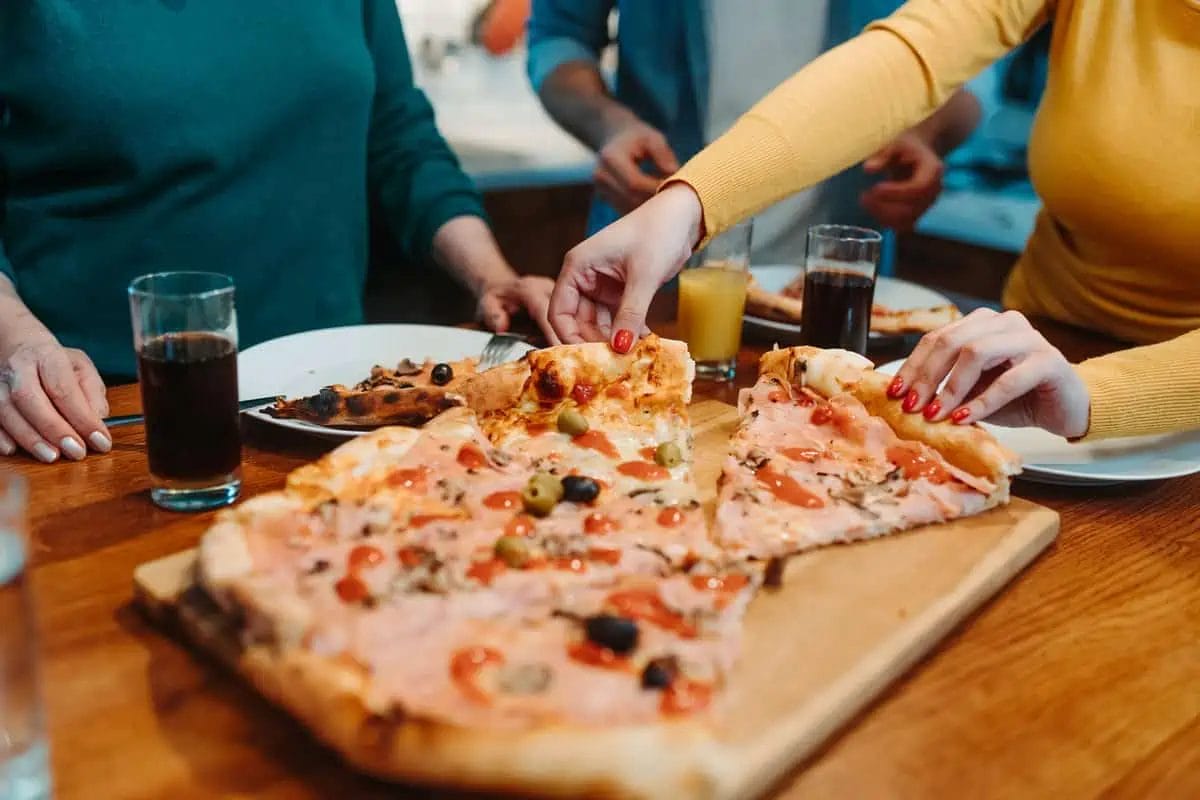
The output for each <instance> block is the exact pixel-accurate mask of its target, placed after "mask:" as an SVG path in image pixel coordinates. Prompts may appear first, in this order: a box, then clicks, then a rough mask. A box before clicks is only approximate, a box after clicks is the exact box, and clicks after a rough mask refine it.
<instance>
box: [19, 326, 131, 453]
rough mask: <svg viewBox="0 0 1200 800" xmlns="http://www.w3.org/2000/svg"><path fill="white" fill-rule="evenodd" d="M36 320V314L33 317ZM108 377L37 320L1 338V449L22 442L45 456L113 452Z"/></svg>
mask: <svg viewBox="0 0 1200 800" xmlns="http://www.w3.org/2000/svg"><path fill="white" fill-rule="evenodd" d="M30 319H31V320H32V317H30ZM107 414H108V400H107V399H106V397H105V394H104V383H103V381H101V380H100V375H99V374H98V373H97V372H96V368H95V367H94V366H93V365H92V361H91V359H89V358H88V357H87V355H85V354H84V352H83V351H82V350H73V349H70V348H64V347H63V346H62V345H60V344H59V343H58V340H57V339H55V338H54V336H53V335H51V334H50V332H49V331H47V330H46V329H45V328H43V327H42V326H41V324H40V323H37V322H36V321H32V323H31V324H29V325H25V326H22V327H21V328H20V329H18V330H13V331H5V332H4V335H3V337H2V338H0V453H3V454H5V455H11V454H12V453H14V452H16V449H17V447H18V446H19V447H21V448H22V449H24V450H26V451H27V452H29V453H30V454H31V455H33V456H34V457H35V458H37V459H38V460H39V461H44V462H46V463H50V462H53V461H56V460H58V458H59V456H60V455H63V456H66V457H67V458H70V459H72V460H74V461H78V460H80V459H82V458H84V457H85V456H86V455H87V449H88V445H91V447H92V449H93V450H96V451H98V452H101V453H107V452H108V451H109V450H110V449H112V439H111V438H109V435H108V431H107V429H106V428H105V427H104V423H103V422H101V418H102V417H104V416H106V415H107Z"/></svg>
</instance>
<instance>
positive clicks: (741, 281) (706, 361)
mask: <svg viewBox="0 0 1200 800" xmlns="http://www.w3.org/2000/svg"><path fill="white" fill-rule="evenodd" d="M753 233H754V220H747V221H746V222H742V223H740V224H738V225H735V226H733V227H732V228H730V229H729V230H727V231H725V233H723V234H721V235H720V236H718V237H717V238H715V239H713V240H712V241H711V242H709V244H708V246H707V247H705V248H704V249H703V250H701V251H699V252H698V253H696V254H694V255H693V256H692V257H691V258H690V259H688V262H687V265H686V266H685V267H684V269H683V272H681V273H680V274H679V314H678V323H679V338H681V339H683V341H685V342H687V345H688V350H689V351H690V352H691V354H692V358H693V359H695V361H696V377H698V378H704V379H708V380H719V381H728V380H732V379H733V377H734V374H735V373H736V371H737V354H738V348H739V347H741V344H742V314H743V313H744V312H745V310H746V284H747V282H748V281H749V270H750V241H751V238H752V237H753Z"/></svg>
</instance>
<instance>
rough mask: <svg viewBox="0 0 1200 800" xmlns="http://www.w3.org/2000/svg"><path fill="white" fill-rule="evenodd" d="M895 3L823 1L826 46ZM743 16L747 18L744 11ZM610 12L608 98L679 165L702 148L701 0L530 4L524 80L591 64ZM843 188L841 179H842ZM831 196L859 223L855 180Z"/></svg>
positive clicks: (608, 213)
mask: <svg viewBox="0 0 1200 800" xmlns="http://www.w3.org/2000/svg"><path fill="white" fill-rule="evenodd" d="M900 5H902V3H900V2H896V0H830V3H829V11H828V15H829V16H828V24H827V30H826V39H825V41H826V47H827V48H829V47H833V46H835V45H837V44H840V43H841V42H844V41H846V40H847V39H850V38H852V37H853V36H855V35H856V34H857V33H858V32H859V31H861V30H862V29H863V28H864V27H865V26H866V25H867V24H868V23H870V22H872V21H873V20H875V19H879V18H880V17H884V16H887V15H888V14H890V13H892V12H893V11H894V10H895V9H896V8H898V7H899V6H900ZM750 8H752V5H751V4H748V13H753V12H752V11H750V10H749V9H750ZM614 9H616V11H617V13H618V26H619V29H618V34H617V55H618V59H617V74H616V78H615V85H614V87H613V92H614V95H615V96H616V98H617V99H618V100H619V101H621V103H623V104H624V105H625V106H627V107H628V108H629V109H630V110H631V111H633V112H634V113H635V114H637V115H638V117H639V118H640V119H641V120H643V121H644V122H646V123H647V124H649V125H652V126H653V127H655V128H657V129H658V130H660V131H662V133H663V135H664V136H666V137H667V141H668V142H669V143H670V145H671V148H672V149H673V150H674V151H675V154H676V155H677V156H678V157H679V160H680V162H683V161H686V160H687V159H689V158H691V157H692V156H694V155H695V154H696V153H698V152H699V151H700V150H701V148H703V147H704V145H705V141H704V124H703V121H704V120H705V119H707V117H708V108H707V104H708V87H709V55H708V54H709V48H708V37H707V34H706V31H705V19H704V14H705V9H704V1H703V0H533V13H532V16H531V17H530V20H529V60H528V65H527V66H528V71H529V78H530V80H531V81H532V83H533V87H534V90H535V91H540V90H541V86H542V83H543V82H544V81H545V80H546V78H547V77H548V76H549V75H550V73H551V72H553V71H554V70H555V69H557V68H558V67H559V66H560V65H561V64H564V63H567V62H569V61H590V62H592V63H596V64H599V59H600V54H601V52H602V51H603V50H604V48H605V47H606V46H607V45H608V44H609V43H610V37H609V31H608V18H609V15H610V13H611V12H612V11H613V10H614ZM843 183H845V181H843ZM853 183H854V184H855V185H852V186H844V187H843V190H842V191H838V192H837V194H836V196H837V199H836V201H835V202H836V203H837V205H838V208H839V214H840V216H841V218H843V219H846V220H847V221H853V222H857V221H861V217H862V214H861V212H859V211H858V208H857V202H856V198H857V195H858V189H859V188H861V181H854V182H853ZM615 217H616V214H615V212H614V211H613V209H611V208H609V207H608V206H607V205H601V204H600V203H597V204H596V205H595V206H594V207H593V214H592V219H591V220H590V222H589V229H591V230H595V229H597V228H599V227H603V225H604V224H607V223H608V222H611V221H612V219H615Z"/></svg>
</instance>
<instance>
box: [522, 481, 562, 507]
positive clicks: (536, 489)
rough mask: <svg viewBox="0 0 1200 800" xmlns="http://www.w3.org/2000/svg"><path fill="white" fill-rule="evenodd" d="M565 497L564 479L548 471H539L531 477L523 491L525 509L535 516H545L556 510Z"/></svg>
mask: <svg viewBox="0 0 1200 800" xmlns="http://www.w3.org/2000/svg"><path fill="white" fill-rule="evenodd" d="M562 497H563V485H562V481H560V480H559V479H558V478H556V477H554V476H553V475H551V474H550V473H548V472H539V473H537V474H535V475H534V476H533V477H532V478H530V479H529V483H527V484H525V489H524V490H523V491H522V492H521V501H522V503H524V505H525V510H526V511H528V512H529V513H530V514H533V515H534V516H535V517H544V516H546V515H547V514H549V513H550V512H551V511H553V510H554V507H555V506H556V505H558V501H559V500H562Z"/></svg>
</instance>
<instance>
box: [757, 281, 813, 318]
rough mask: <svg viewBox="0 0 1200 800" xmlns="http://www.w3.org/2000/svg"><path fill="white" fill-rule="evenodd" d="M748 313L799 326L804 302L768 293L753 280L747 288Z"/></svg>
mask: <svg viewBox="0 0 1200 800" xmlns="http://www.w3.org/2000/svg"><path fill="white" fill-rule="evenodd" d="M746 313H747V314H753V315H754V316H758V317H766V318H767V319H773V320H777V321H779V322H790V323H793V324H799V322H800V318H801V316H802V314H803V313H804V302H803V301H802V300H798V299H796V298H794V297H787V296H786V295H782V294H777V293H776V292H768V291H767V290H766V289H764V288H762V287H761V286H759V285H758V284H757V283H755V282H754V281H753V280H752V281H750V284H749V285H748V286H747V287H746Z"/></svg>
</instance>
